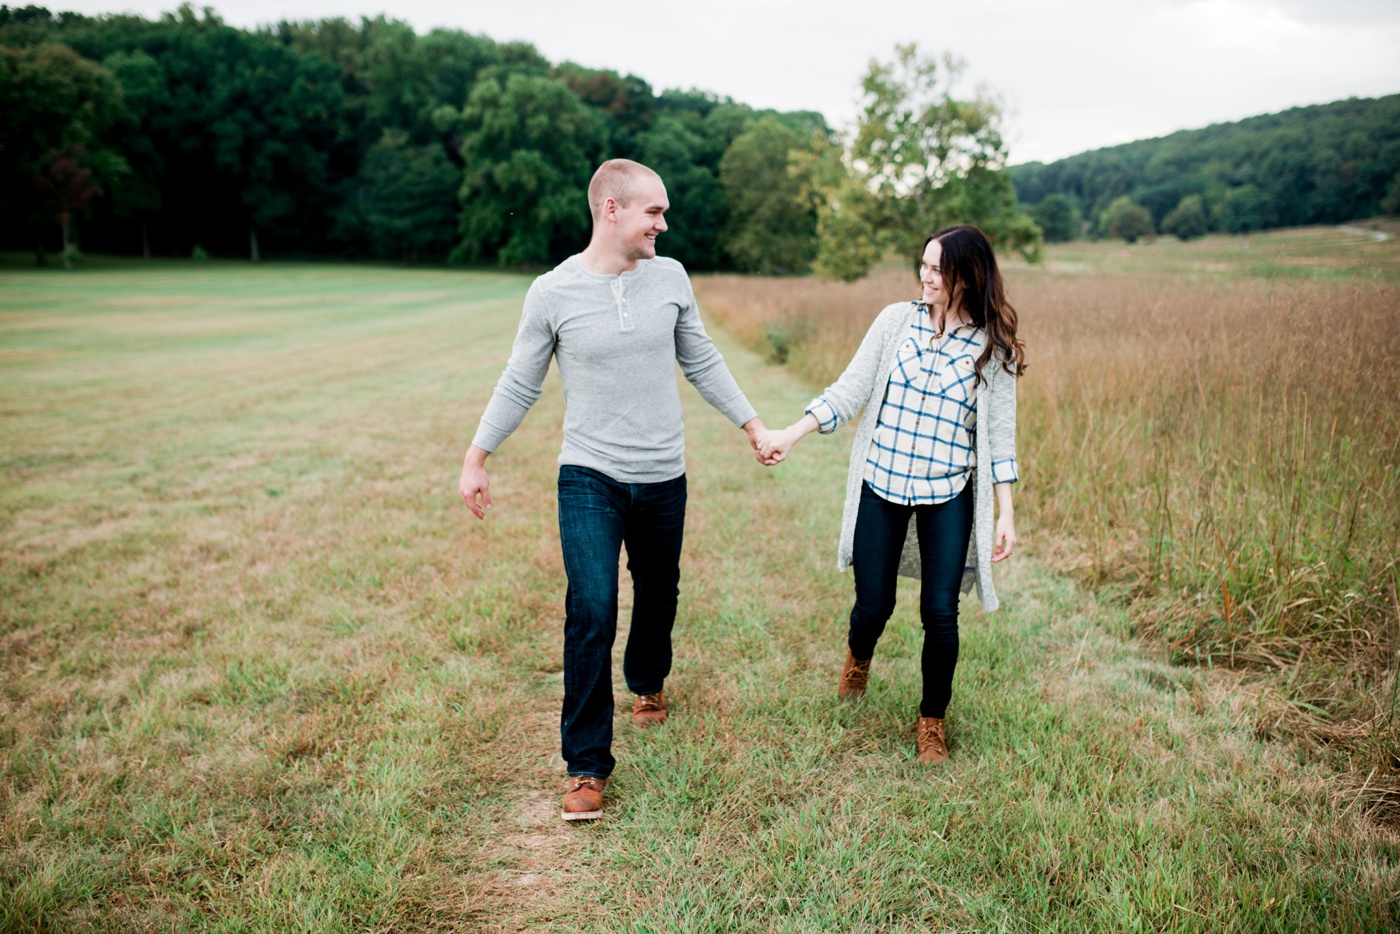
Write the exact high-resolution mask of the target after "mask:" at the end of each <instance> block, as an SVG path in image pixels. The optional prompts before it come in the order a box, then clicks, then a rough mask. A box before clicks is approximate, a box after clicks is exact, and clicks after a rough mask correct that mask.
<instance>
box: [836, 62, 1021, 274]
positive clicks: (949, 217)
mask: <svg viewBox="0 0 1400 934" xmlns="http://www.w3.org/2000/svg"><path fill="white" fill-rule="evenodd" d="M961 69H962V66H961V64H960V63H959V62H958V61H956V60H955V59H953V58H952V57H951V56H944V57H943V58H942V59H941V60H939V59H935V58H931V57H928V56H925V55H921V54H920V53H919V50H918V48H917V47H916V46H915V45H912V44H911V45H901V46H897V47H896V49H895V57H894V60H893V61H890V62H879V61H872V62H871V63H870V70H869V71H868V72H867V73H866V75H865V77H864V78H863V79H862V80H861V89H862V91H863V93H864V104H863V108H862V112H861V117H860V122H859V125H858V127H857V129H856V133H855V136H854V138H853V139H852V140H851V143H850V148H849V151H848V153H847V154H846V165H847V169H848V177H847V179H846V180H845V181H844V182H843V183H842V185H841V187H840V188H838V189H837V190H835V191H832V192H830V194H829V198H828V202H827V205H826V208H825V211H826V212H827V213H829V214H830V215H831V216H830V217H829V218H827V219H826V220H825V223H824V224H823V225H822V228H823V229H822V234H823V235H822V240H821V248H820V253H819V256H818V269H819V271H824V272H825V273H827V274H831V275H836V276H838V277H840V278H847V279H849V278H854V277H857V276H859V275H861V274H863V273H864V272H865V271H866V270H867V269H868V268H869V264H870V263H871V262H872V261H873V260H874V258H876V257H878V256H879V255H880V254H881V253H884V252H888V251H894V252H897V253H905V254H908V255H910V256H912V255H913V254H914V253H915V252H916V251H917V249H918V245H919V243H921V242H922V241H923V239H924V237H926V236H927V235H928V234H929V233H930V232H932V231H933V230H935V229H937V228H939V227H943V226H947V225H948V224H952V223H973V224H977V225H978V226H980V227H982V229H983V230H984V231H986V233H987V234H988V236H989V237H990V238H992V240H993V241H994V242H996V243H998V244H999V245H1000V246H1002V247H1003V248H1011V249H1016V250H1020V251H1022V252H1024V253H1026V254H1027V255H1034V253H1035V251H1036V250H1037V249H1038V247H1039V244H1040V242H1041V235H1040V229H1039V228H1038V227H1036V225H1035V223H1034V221H1032V220H1031V219H1030V218H1029V217H1027V216H1025V215H1024V214H1021V213H1020V211H1019V210H1018V209H1017V206H1016V199H1015V192H1014V189H1013V187H1012V184H1011V181H1010V177H1009V176H1008V175H1007V174H1006V171H1005V170H1006V145H1005V142H1004V140H1003V138H1002V135H1001V108H1000V106H999V104H998V103H997V102H996V101H995V100H994V99H992V98H990V97H988V96H986V95H984V94H977V95H974V96H972V97H970V98H966V99H963V98H959V97H956V96H954V93H953V90H954V87H955V86H956V83H957V79H958V77H959V73H960V72H961ZM855 228H864V229H867V230H869V231H871V233H870V235H869V237H873V238H874V242H873V243H871V242H868V238H857V239H852V238H850V237H848V236H847V235H848V234H849V233H851V232H852V231H853V229H855Z"/></svg>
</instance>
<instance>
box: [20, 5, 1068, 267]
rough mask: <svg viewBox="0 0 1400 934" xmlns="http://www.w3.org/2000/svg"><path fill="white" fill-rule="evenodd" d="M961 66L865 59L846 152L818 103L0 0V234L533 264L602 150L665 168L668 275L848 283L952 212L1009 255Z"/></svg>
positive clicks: (370, 41)
mask: <svg viewBox="0 0 1400 934" xmlns="http://www.w3.org/2000/svg"><path fill="white" fill-rule="evenodd" d="M960 71H961V65H960V63H959V62H957V61H956V60H954V59H952V58H950V57H946V56H945V57H944V58H942V59H936V58H932V57H928V56H925V55H922V54H920V53H919V52H918V50H917V49H916V48H915V47H913V46H905V47H898V48H896V50H895V54H894V56H893V58H892V60H891V61H889V62H886V63H880V62H872V63H871V66H870V71H869V73H868V74H867V75H866V76H865V77H864V79H863V81H862V84H861V88H862V90H863V92H864V95H865V105H866V106H865V112H864V114H863V117H862V125H861V128H860V131H859V133H858V134H857V135H856V137H855V138H853V139H852V140H851V141H850V143H849V146H847V145H846V144H845V143H844V142H843V141H841V140H839V139H838V138H837V137H836V135H835V134H834V133H833V132H832V130H831V128H830V127H829V126H828V125H827V124H826V121H825V119H824V118H823V117H822V115H821V114H818V113H810V112H798V113H777V112H773V111H760V110H756V109H755V108H753V107H750V106H748V105H746V104H743V103H741V102H737V101H734V100H731V99H728V98H722V97H719V96H716V95H714V94H711V93H708V92H705V91H702V90H694V89H691V90H664V91H661V92H659V93H658V92H656V91H655V90H654V89H653V88H652V87H651V86H650V85H648V84H647V82H646V81H645V80H643V79H641V78H638V77H636V76H635V75H630V74H629V75H619V74H617V73H615V72H612V71H600V70H595V69H590V68H584V67H581V66H579V65H576V64H573V63H568V62H565V63H561V64H555V63H551V62H550V61H548V60H546V59H545V58H544V57H543V56H541V55H540V54H539V53H538V52H537V51H536V49H535V48H534V47H533V46H531V45H529V44H527V43H519V42H507V43H499V42H495V41H493V40H492V39H490V38H487V37H485V36H478V35H471V34H469V33H466V32H462V31H458V30H445V29H437V30H433V31H431V32H429V33H427V34H426V35H419V34H417V33H415V31H414V30H413V29H412V28H411V27H410V26H408V25H407V24H405V23H402V22H397V21H394V20H391V19H386V18H384V17H376V18H373V19H362V20H361V21H360V22H359V23H358V24H353V23H350V22H348V21H346V20H344V19H327V20H321V21H316V22H299V23H298V22H281V23H278V24H276V25H274V26H269V27H263V28H259V29H257V30H254V31H247V30H241V29H236V28H233V27H231V26H229V25H227V24H225V23H224V22H223V21H222V20H221V19H220V18H219V17H218V15H217V13H216V12H214V11H212V10H210V9H209V8H205V9H203V10H202V11H198V12H197V11H195V10H194V9H193V8H192V7H191V6H190V5H188V4H186V5H184V6H181V7H180V8H179V9H177V10H176V11H174V12H172V13H168V14H165V15H163V16H161V17H160V18H159V19H158V20H154V21H152V20H147V19H144V18H141V17H137V16H130V15H113V16H102V17H89V16H84V15H79V14H75V13H51V12H50V11H49V10H47V9H45V8H42V7H25V8H22V9H13V8H10V7H0V112H3V113H4V114H5V118H4V124H3V130H0V133H2V134H3V136H0V142H3V146H0V180H2V181H3V185H0V211H3V216H4V217H5V218H6V221H5V223H4V225H3V230H0V248H5V249H11V250H16V249H24V250H33V251H34V252H35V256H36V260H37V261H38V262H39V263H41V264H42V263H44V262H46V261H47V255H48V253H49V252H51V251H54V250H60V251H62V255H63V257H64V262H65V264H69V263H70V262H71V260H72V259H73V258H74V257H76V256H77V255H78V245H79V243H81V248H82V250H84V251H90V252H95V251H100V252H107V253H118V254H127V255H145V256H152V255H157V256H162V255H163V256H185V257H188V256H191V255H193V256H196V257H203V256H210V255H216V256H217V255H223V256H239V255H242V256H247V257H249V258H251V259H253V260H257V259H259V258H261V257H264V256H273V255H275V256H281V257H307V258H312V257H338V258H346V259H355V258H364V257H378V258H383V259H391V260H401V261H403V262H406V263H413V262H418V261H441V260H444V259H446V260H450V261H453V262H459V263H467V264H471V265H499V266H506V267H512V268H528V267H538V266H540V265H543V264H546V263H551V262H557V261H558V260H559V259H562V258H563V257H564V256H567V255H569V254H570V253H571V252H574V251H576V250H578V249H580V248H582V246H583V245H584V244H585V243H586V241H587V237H588V230H589V218H588V212H587V209H586V199H585V192H586V188H587V184H588V181H589V178H590V177H591V174H592V171H593V169H594V168H595V167H596V166H597V164H598V163H599V162H601V161H602V160H604V159H607V158H614V157H627V158H634V159H637V160H639V161H641V162H644V163H646V164H647V165H649V166H651V167H652V168H654V169H656V170H657V171H658V172H659V173H660V174H661V176H662V177H663V179H665V181H666V184H667V189H668V193H669V197H670V201H671V211H670V214H669V215H668V218H672V219H673V220H672V223H671V230H670V232H669V233H668V234H667V253H668V255H670V256H673V257H675V258H676V259H678V260H680V261H681V262H683V263H685V264H686V265H687V266H688V267H690V268H693V269H725V268H727V269H739V270H743V271H752V272H762V273H792V272H802V271H806V270H807V269H809V268H812V267H815V268H817V269H818V270H819V271H825V272H827V273H829V274H832V275H835V276H838V277H840V278H847V279H849V278H853V277H858V276H860V275H862V274H864V272H865V271H866V270H867V269H868V268H869V267H870V265H871V264H872V263H873V262H875V261H876V260H878V259H879V258H880V257H881V256H883V255H884V253H886V252H887V251H888V250H890V249H899V250H901V251H904V250H909V249H911V246H910V243H908V242H906V241H908V240H911V238H912V237H913V235H912V234H910V233H907V231H910V230H913V229H917V228H924V227H927V226H928V225H929V224H937V223H946V222H949V219H952V218H958V219H970V220H973V221H974V222H978V223H981V224H982V225H983V226H984V227H985V228H986V229H987V230H988V231H989V232H990V233H991V234H992V235H993V236H994V237H995V238H997V240H998V242H1000V243H1001V244H1002V245H1004V246H1007V247H1009V248H1013V249H1019V250H1021V251H1022V252H1024V253H1027V254H1033V253H1034V251H1035V250H1036V249H1037V248H1038V246H1039V243H1040V238H1039V232H1038V231H1037V230H1036V229H1035V227H1034V224H1033V223H1032V222H1031V221H1030V219H1029V217H1027V216H1025V215H1024V214H1022V213H1020V212H1019V211H1018V209H1017V207H1016V204H1015V195H1014V190H1013V189H1012V186H1011V182H1010V176H1009V174H1008V173H1007V171H1006V158H1007V154H1006V147H1005V144H1004V142H1003V140H1002V135H1001V132H1000V123H1001V112H1000V110H999V108H998V107H997V105H996V104H995V102H994V101H992V100H991V99H990V98H988V97H985V96H980V95H973V96H971V97H970V98H968V99H964V100H957V99H955V98H954V97H953V93H954V90H955V84H956V80H957V77H958V75H959V73H960ZM853 159H862V160H863V161H862V162H861V167H860V168H859V169H856V168H851V167H849V164H850V162H851V161H852V160H853ZM906 164H907V165H908V166H913V167H914V168H913V169H906V168H905V165H906ZM851 189H855V190H856V191H858V193H859V197H853V196H851V195H850V190H851ZM894 231H899V232H898V233H895V232H894ZM852 232H855V233H854V234H852Z"/></svg>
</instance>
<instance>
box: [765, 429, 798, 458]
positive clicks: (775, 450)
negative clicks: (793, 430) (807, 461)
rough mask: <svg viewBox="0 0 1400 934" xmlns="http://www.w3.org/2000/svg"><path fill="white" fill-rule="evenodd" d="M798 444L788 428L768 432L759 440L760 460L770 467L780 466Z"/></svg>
mask: <svg viewBox="0 0 1400 934" xmlns="http://www.w3.org/2000/svg"><path fill="white" fill-rule="evenodd" d="M796 443H797V439H796V438H795V437H793V436H792V435H791V434H790V433H789V431H788V429H786V428H785V429H782V430H781V431H779V430H777V429H774V430H772V431H766V432H764V433H763V435H762V436H761V437H760V438H759V439H758V458H759V460H761V461H763V463H764V464H765V465H767V466H769V467H772V466H774V465H776V464H780V463H782V461H783V458H785V457H787V453H788V451H790V450H792V446H793V445H794V444H796Z"/></svg>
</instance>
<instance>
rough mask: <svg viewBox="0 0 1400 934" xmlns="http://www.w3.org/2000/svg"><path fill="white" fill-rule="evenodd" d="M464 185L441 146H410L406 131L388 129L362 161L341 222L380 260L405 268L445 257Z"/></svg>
mask: <svg viewBox="0 0 1400 934" xmlns="http://www.w3.org/2000/svg"><path fill="white" fill-rule="evenodd" d="M461 183H462V173H461V171H460V170H458V169H457V167H456V166H454V165H453V164H452V163H451V161H450V160H449V159H448V158H447V153H446V152H444V151H443V148H442V145H441V144H440V143H430V144H428V145H425V146H411V145H409V142H408V134H407V133H405V132H404V131H402V130H385V131H384V136H383V138H382V139H380V141H379V142H378V143H376V144H375V145H374V147H373V148H371V149H370V151H369V152H368V153H367V154H366V155H365V158H364V161H363V162H361V163H360V172H359V175H357V176H356V179H355V191H354V194H353V195H352V196H351V197H350V199H349V200H348V201H347V202H346V204H345V206H344V208H342V210H341V214H340V222H341V224H342V225H343V226H345V227H347V228H350V229H352V230H355V231H357V232H361V233H362V234H363V235H365V236H366V237H367V238H368V240H369V242H370V246H371V249H372V250H373V251H374V252H375V253H376V254H377V255H379V256H397V257H399V258H401V259H402V260H403V261H404V263H405V264H412V263H415V262H417V261H418V259H419V258H420V257H421V256H446V255H447V253H448V252H449V251H450V250H451V249H452V246H453V243H454V240H455V239H456V237H455V235H456V231H457V190H458V188H459V187H460V186H461ZM347 239H349V238H347Z"/></svg>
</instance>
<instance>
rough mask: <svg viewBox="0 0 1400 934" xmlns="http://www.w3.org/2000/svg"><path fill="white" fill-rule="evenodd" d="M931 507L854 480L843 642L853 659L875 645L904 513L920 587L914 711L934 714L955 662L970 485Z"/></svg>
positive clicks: (889, 607) (947, 694)
mask: <svg viewBox="0 0 1400 934" xmlns="http://www.w3.org/2000/svg"><path fill="white" fill-rule="evenodd" d="M974 482H976V481H975V480H974V479H972V478H969V479H968V482H967V486H965V487H963V490H962V492H961V493H959V494H958V495H957V496H955V497H953V498H952V499H950V500H948V501H947V502H944V503H939V504H937V505H934V506H900V505H898V504H896V503H891V502H890V501H889V500H886V499H882V498H881V497H880V496H879V495H878V494H877V493H876V492H875V491H874V490H872V489H870V485H869V484H861V489H860V510H859V512H857V513H856V533H855V545H854V556H853V560H852V565H851V567H852V569H853V570H854V571H855V579H856V604H855V606H854V607H852V608H851V632H850V636H849V639H848V644H849V645H850V648H851V654H852V655H854V656H855V657H856V658H857V659H862V660H864V659H867V658H870V657H872V656H873V655H874V654H875V643H876V642H878V641H879V639H880V634H881V633H883V632H884V631H885V623H887V622H889V619H890V616H891V615H892V614H893V613H894V600H895V584H896V581H897V580H898V575H899V556H900V553H901V552H902V551H903V550H904V536H905V535H906V534H907V533H908V530H909V516H910V514H911V513H912V514H913V516H914V526H915V528H916V530H917V531H918V535H919V555H920V566H921V573H922V588H921V590H920V593H919V617H920V619H921V620H922V621H923V624H924V652H923V672H924V694H923V700H922V702H921V703H920V704H919V715H920V716H923V717H940V718H941V717H942V716H943V715H944V714H945V713H947V710H948V701H949V699H950V698H951V697H952V696H953V669H955V668H956V667H957V664H958V595H959V592H960V588H961V585H962V579H963V570H964V568H965V567H966V564H967V543H968V537H969V536H970V535H971V533H972V484H973V483H974Z"/></svg>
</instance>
